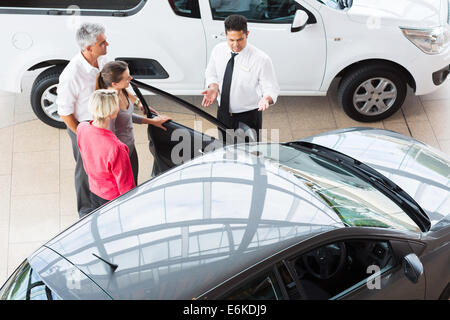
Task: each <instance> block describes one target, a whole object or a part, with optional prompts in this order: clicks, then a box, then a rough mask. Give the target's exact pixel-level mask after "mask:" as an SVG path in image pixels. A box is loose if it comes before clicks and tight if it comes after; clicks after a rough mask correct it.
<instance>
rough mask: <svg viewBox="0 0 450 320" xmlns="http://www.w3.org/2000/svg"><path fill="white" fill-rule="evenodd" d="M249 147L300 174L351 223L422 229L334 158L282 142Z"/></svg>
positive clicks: (308, 184) (414, 229)
mask: <svg viewBox="0 0 450 320" xmlns="http://www.w3.org/2000/svg"><path fill="white" fill-rule="evenodd" d="M274 146H276V148H278V150H276V148H274ZM247 148H249V149H248V150H249V151H250V152H251V153H258V154H260V155H263V156H264V157H265V159H266V160H268V161H269V162H270V163H271V164H272V165H275V166H277V167H278V168H280V169H282V170H284V171H287V172H290V173H291V174H293V175H294V176H295V177H297V178H298V179H299V180H300V181H301V183H303V184H304V185H305V186H306V187H308V188H309V189H310V190H311V191H312V192H314V193H315V194H316V195H317V196H318V198H320V199H321V200H322V201H323V202H325V203H326V204H327V205H328V206H329V207H330V208H331V209H333V210H334V211H335V212H336V214H337V215H338V216H339V218H340V219H341V220H342V221H343V222H344V223H345V224H347V225H349V226H362V227H380V228H393V229H399V230H409V231H414V232H420V229H419V227H418V226H417V225H416V224H415V223H414V221H413V220H412V219H411V218H410V217H409V216H408V215H407V214H406V213H405V212H404V211H403V210H402V209H401V208H400V207H399V206H398V205H397V204H396V203H394V202H393V201H392V200H391V199H389V198H388V197H387V196H386V195H384V194H383V193H381V192H380V191H379V190H378V189H376V188H375V187H374V186H373V185H371V184H370V183H368V182H366V181H364V180H363V179H361V178H360V177H358V176H356V175H354V174H353V173H351V172H349V171H347V170H346V169H344V168H342V167H340V166H338V165H336V164H335V163H333V162H331V161H328V160H326V159H324V158H322V157H319V156H317V155H315V154H312V153H307V152H304V151H300V150H298V149H295V148H292V147H289V146H283V145H273V144H259V145H250V146H247Z"/></svg>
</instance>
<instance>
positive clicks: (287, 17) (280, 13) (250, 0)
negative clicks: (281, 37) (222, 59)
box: [209, 0, 297, 23]
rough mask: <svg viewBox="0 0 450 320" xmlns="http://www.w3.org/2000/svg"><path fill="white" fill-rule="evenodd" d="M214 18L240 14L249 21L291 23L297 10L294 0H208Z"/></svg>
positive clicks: (219, 18)
mask: <svg viewBox="0 0 450 320" xmlns="http://www.w3.org/2000/svg"><path fill="white" fill-rule="evenodd" d="M209 3H210V5H211V10H212V14H213V19H214V20H224V19H225V18H226V17H228V16H229V15H232V14H240V15H243V16H245V17H246V18H247V20H248V21H249V22H268V23H292V21H293V20H294V15H295V12H296V10H297V6H296V2H295V1H294V0H209Z"/></svg>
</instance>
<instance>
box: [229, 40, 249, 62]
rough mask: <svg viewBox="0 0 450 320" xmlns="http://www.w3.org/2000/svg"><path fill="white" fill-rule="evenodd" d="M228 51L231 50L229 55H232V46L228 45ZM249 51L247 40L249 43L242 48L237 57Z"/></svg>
mask: <svg viewBox="0 0 450 320" xmlns="http://www.w3.org/2000/svg"><path fill="white" fill-rule="evenodd" d="M228 52H229V55H230V57H231V53H232V52H233V51H232V50H231V49H230V47H228ZM247 52H248V42H247V45H246V46H245V48H244V49H242V50H241V51H240V52H238V55H237V56H236V58H237V57H239V56H240V57H242V56H244V55H246V54H247Z"/></svg>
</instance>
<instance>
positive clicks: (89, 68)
mask: <svg viewBox="0 0 450 320" xmlns="http://www.w3.org/2000/svg"><path fill="white" fill-rule="evenodd" d="M78 59H79V60H80V61H81V64H82V66H83V67H84V70H86V72H87V73H90V72H91V71H93V70H94V71H96V72H98V71H99V70H98V69H97V68H95V67H93V66H92V65H91V64H90V63H89V62H87V60H86V58H85V57H84V56H83V54H82V53H81V51H80V52H79V53H78ZM97 61H98V59H97Z"/></svg>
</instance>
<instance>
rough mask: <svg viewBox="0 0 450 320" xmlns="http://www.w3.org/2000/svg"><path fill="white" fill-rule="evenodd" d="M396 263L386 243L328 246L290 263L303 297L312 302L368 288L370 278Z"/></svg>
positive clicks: (333, 244) (332, 244)
mask: <svg viewBox="0 0 450 320" xmlns="http://www.w3.org/2000/svg"><path fill="white" fill-rule="evenodd" d="M395 263H396V261H395V256H394V253H393V251H392V248H391V246H390V244H389V242H387V241H375V240H352V241H345V242H336V243H330V244H326V245H322V246H321V247H318V248H315V249H313V250H311V251H308V252H306V253H303V254H302V255H300V256H298V257H296V258H294V259H293V260H291V265H292V266H293V267H294V269H295V273H296V276H297V281H298V282H299V285H300V286H301V288H302V290H303V295H305V296H306V299H314V300H322V299H338V298H340V297H341V296H343V295H344V294H347V293H348V292H350V291H352V290H353V289H356V288H359V287H360V286H363V285H367V286H371V285H372V281H369V279H368V278H369V277H370V276H372V275H373V274H375V273H379V272H381V273H384V272H385V271H387V270H389V269H391V268H392V267H393V266H394V265H395Z"/></svg>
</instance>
